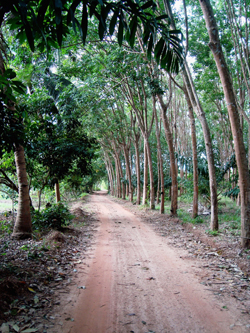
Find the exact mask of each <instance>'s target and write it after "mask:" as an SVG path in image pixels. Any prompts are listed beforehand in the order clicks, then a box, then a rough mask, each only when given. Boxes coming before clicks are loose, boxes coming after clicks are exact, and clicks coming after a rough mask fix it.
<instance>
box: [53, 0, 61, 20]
mask: <svg viewBox="0 0 250 333" xmlns="http://www.w3.org/2000/svg"><path fill="white" fill-rule="evenodd" d="M55 14H56V24H57V25H59V24H60V23H61V22H62V1H61V0H55Z"/></svg>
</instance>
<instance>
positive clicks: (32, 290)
mask: <svg viewBox="0 0 250 333" xmlns="http://www.w3.org/2000/svg"><path fill="white" fill-rule="evenodd" d="M28 290H29V291H30V292H32V293H36V292H35V290H34V289H32V288H28Z"/></svg>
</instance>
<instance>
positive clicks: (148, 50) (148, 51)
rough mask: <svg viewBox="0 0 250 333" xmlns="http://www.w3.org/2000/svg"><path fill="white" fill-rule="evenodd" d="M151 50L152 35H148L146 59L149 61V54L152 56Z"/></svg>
mask: <svg viewBox="0 0 250 333" xmlns="http://www.w3.org/2000/svg"><path fill="white" fill-rule="evenodd" d="M152 48H153V35H152V34H151V35H150V38H149V42H148V49H147V57H148V59H149V60H151V54H152Z"/></svg>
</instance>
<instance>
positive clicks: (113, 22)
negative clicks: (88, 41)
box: [109, 11, 118, 36]
mask: <svg viewBox="0 0 250 333" xmlns="http://www.w3.org/2000/svg"><path fill="white" fill-rule="evenodd" d="M117 17H118V11H115V12H114V15H113V16H112V19H111V20H110V24H109V33H110V35H111V36H112V35H113V33H114V30H115V26H116V22H117Z"/></svg>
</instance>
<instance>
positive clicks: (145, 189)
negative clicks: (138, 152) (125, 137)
mask: <svg viewBox="0 0 250 333" xmlns="http://www.w3.org/2000/svg"><path fill="white" fill-rule="evenodd" d="M147 192H148V153H147V148H146V143H145V140H144V177H143V193H142V204H143V205H145V204H146V203H147Z"/></svg>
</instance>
